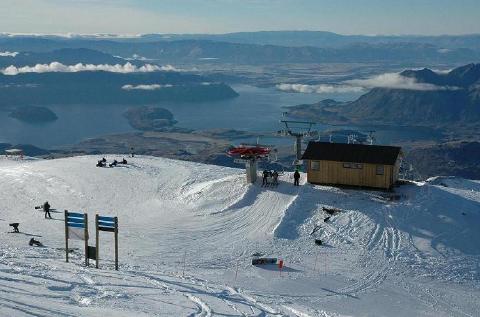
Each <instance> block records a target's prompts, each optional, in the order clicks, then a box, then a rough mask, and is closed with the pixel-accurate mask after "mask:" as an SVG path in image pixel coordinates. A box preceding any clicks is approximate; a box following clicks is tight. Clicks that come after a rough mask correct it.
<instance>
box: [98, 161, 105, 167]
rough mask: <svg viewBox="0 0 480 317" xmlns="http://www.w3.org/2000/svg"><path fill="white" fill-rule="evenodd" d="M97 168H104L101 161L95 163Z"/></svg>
mask: <svg viewBox="0 0 480 317" xmlns="http://www.w3.org/2000/svg"><path fill="white" fill-rule="evenodd" d="M97 167H105V163H103V161H102V160H100V161H98V162H97Z"/></svg>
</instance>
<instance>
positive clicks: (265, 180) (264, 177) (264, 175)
mask: <svg viewBox="0 0 480 317" xmlns="http://www.w3.org/2000/svg"><path fill="white" fill-rule="evenodd" d="M269 173H270V172H269V171H267V170H263V173H262V175H263V180H262V186H267V184H268V175H269Z"/></svg>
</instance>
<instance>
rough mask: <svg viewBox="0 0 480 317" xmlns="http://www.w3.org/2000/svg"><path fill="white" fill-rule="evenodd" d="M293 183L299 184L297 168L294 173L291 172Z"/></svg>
mask: <svg viewBox="0 0 480 317" xmlns="http://www.w3.org/2000/svg"><path fill="white" fill-rule="evenodd" d="M293 185H294V186H300V173H299V172H298V170H295V173H293Z"/></svg>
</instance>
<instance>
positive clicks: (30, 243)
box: [28, 238, 43, 247]
mask: <svg viewBox="0 0 480 317" xmlns="http://www.w3.org/2000/svg"><path fill="white" fill-rule="evenodd" d="M28 244H29V245H30V246H31V247H33V246H34V245H35V246H37V247H43V244H42V243H41V242H40V241H38V240H35V238H31V239H30V241H29V242H28Z"/></svg>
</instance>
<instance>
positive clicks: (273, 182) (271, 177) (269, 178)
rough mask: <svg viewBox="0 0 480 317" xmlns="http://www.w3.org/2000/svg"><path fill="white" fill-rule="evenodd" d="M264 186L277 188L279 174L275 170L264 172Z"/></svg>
mask: <svg viewBox="0 0 480 317" xmlns="http://www.w3.org/2000/svg"><path fill="white" fill-rule="evenodd" d="M262 175H263V180H262V186H277V185H278V172H277V171H275V170H272V171H269V170H264V171H263V173H262Z"/></svg>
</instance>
